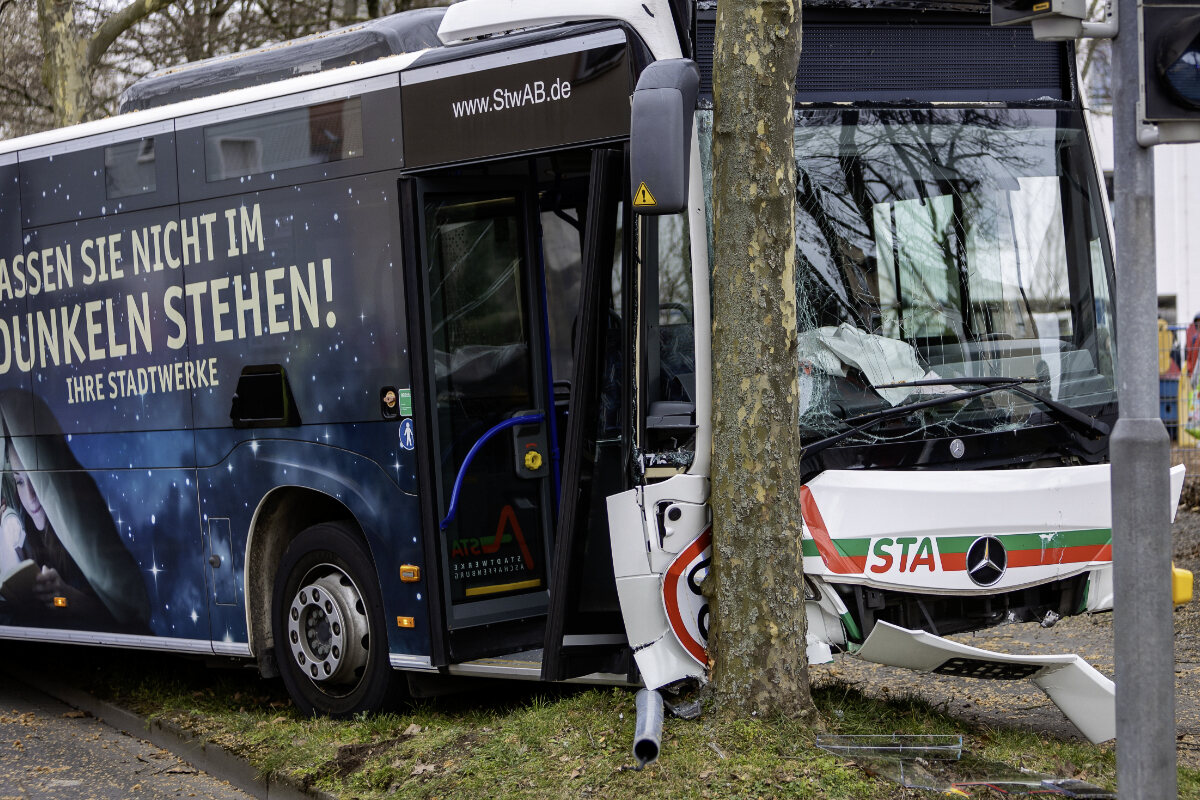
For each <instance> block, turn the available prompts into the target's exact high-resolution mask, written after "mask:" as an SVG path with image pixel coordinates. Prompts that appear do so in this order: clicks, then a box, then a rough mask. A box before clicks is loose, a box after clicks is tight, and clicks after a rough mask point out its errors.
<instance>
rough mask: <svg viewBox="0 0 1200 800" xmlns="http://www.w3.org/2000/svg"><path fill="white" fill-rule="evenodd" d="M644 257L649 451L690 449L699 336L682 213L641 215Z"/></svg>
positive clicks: (645, 446) (646, 444)
mask: <svg viewBox="0 0 1200 800" xmlns="http://www.w3.org/2000/svg"><path fill="white" fill-rule="evenodd" d="M640 224H641V225H644V226H654V227H650V228H648V229H647V230H646V234H647V242H646V245H647V247H648V249H649V251H650V254H651V256H652V257H651V258H648V259H646V261H647V263H646V264H645V265H644V276H643V292H644V293H645V297H643V301H642V305H643V308H644V309H645V320H644V321H643V331H644V334H645V339H646V342H647V344H648V347H647V353H646V357H645V363H644V364H643V366H642V369H643V371H644V372H643V386H644V391H645V400H644V402H642V403H641V404H640V405H641V406H642V409H643V414H644V415H645V429H646V439H645V442H644V444H643V445H642V447H643V449H644V450H645V451H646V452H648V453H655V452H658V453H665V452H667V451H678V450H686V449H687V448H688V447H689V446H690V445H689V441H690V440H691V438H692V436H693V432H694V430H695V411H696V335H695V328H694V326H693V314H692V263H691V253H690V243H691V239H690V234H689V230H688V223H687V218H686V216H685V215H683V214H674V215H669V216H660V217H642V218H641V220H640ZM675 466H678V465H672V466H671V467H670V468H672V469H673V468H674V467H675Z"/></svg>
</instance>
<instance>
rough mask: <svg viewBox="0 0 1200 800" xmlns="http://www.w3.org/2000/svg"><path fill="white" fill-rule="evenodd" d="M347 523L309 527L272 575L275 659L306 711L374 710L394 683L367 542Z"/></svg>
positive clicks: (335, 714)
mask: <svg viewBox="0 0 1200 800" xmlns="http://www.w3.org/2000/svg"><path fill="white" fill-rule="evenodd" d="M352 530H353V529H352V528H350V527H349V526H348V525H347V524H345V523H338V522H331V523H322V524H320V525H314V526H313V527H311V528H308V529H307V530H305V531H304V532H303V533H301V534H300V535H299V536H297V537H296V539H295V540H294V541H293V542H292V543H291V544H290V545H289V546H288V549H287V551H286V552H285V553H284V555H283V561H282V562H280V565H279V572H278V574H277V575H276V577H275V591H274V595H273V598H272V604H271V609H272V611H271V620H272V623H271V624H272V627H273V633H274V637H275V658H276V660H277V661H278V663H279V668H280V672H281V673H282V676H283V683H284V685H285V686H286V687H287V690H288V694H289V695H291V697H292V701H293V702H294V703H295V704H296V706H297V708H299V709H300V710H301V711H302V712H303V713H305V714H323V715H327V716H330V717H350V716H353V715H354V714H357V713H359V712H361V711H377V710H379V709H380V708H382V707H383V706H384V704H385V703H386V701H387V700H388V699H389V695H390V692H391V687H392V684H393V680H392V678H393V675H392V669H391V666H390V665H389V663H388V652H387V634H386V633H385V632H384V624H383V600H382V599H381V598H380V595H379V588H378V586H377V585H376V578H375V569H374V567H373V565H372V563H371V558H370V555H369V554H368V552H367V549H366V546H365V545H364V544H363V543H362V542H361V540H360V539H359V537H358V536H356V535H355V534H354V533H353V532H352Z"/></svg>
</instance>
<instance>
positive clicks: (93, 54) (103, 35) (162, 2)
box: [87, 0, 175, 69]
mask: <svg viewBox="0 0 1200 800" xmlns="http://www.w3.org/2000/svg"><path fill="white" fill-rule="evenodd" d="M174 2H175V0H134V1H133V2H132V3H130V4H129V5H127V6H125V7H124V8H122V9H121V10H120V11H116V12H114V13H113V14H111V15H110V16H109V17H108V18H107V19H105V20H104V23H103V24H102V25H101V26H100V27H99V28H97V29H96V32H95V33H94V34H92V38H91V41H89V42H88V50H87V65H88V67H89V68H90V69H95V68H96V67H97V66H98V65H99V64H100V59H101V57H102V56H103V55H104V54H105V52H107V51H108V48H109V47H111V46H112V43H113V42H114V41H116V39H117V37H118V36H120V35H121V34H122V33H124V32H125V31H127V30H129V29H130V28H131V27H133V26H134V25H136V24H137V23H138V22H140V21H141V20H142V19H143V18H145V17H148V16H149V15H151V14H153V13H154V12H156V11H160V10H162V9H164V8H166V7H167V6H169V5H171V4H172V3H174Z"/></svg>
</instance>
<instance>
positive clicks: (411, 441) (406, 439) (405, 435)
mask: <svg viewBox="0 0 1200 800" xmlns="http://www.w3.org/2000/svg"><path fill="white" fill-rule="evenodd" d="M416 446H417V436H416V434H415V433H413V421H412V418H406V419H404V420H403V421H402V422H401V423H400V447H402V448H404V449H405V450H412V449H413V448H414V447H416Z"/></svg>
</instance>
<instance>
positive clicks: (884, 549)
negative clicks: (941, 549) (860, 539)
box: [867, 536, 941, 575]
mask: <svg viewBox="0 0 1200 800" xmlns="http://www.w3.org/2000/svg"><path fill="white" fill-rule="evenodd" d="M939 564H941V558H940V557H939V555H938V549H937V539H935V538H934V537H932V536H897V537H895V538H889V537H886V536H881V537H879V538H877V539H872V540H871V549H870V551H869V552H868V554H867V571H868V572H873V573H874V574H876V575H884V574H886V573H889V572H899V573H913V572H937V571H938V565H939Z"/></svg>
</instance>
